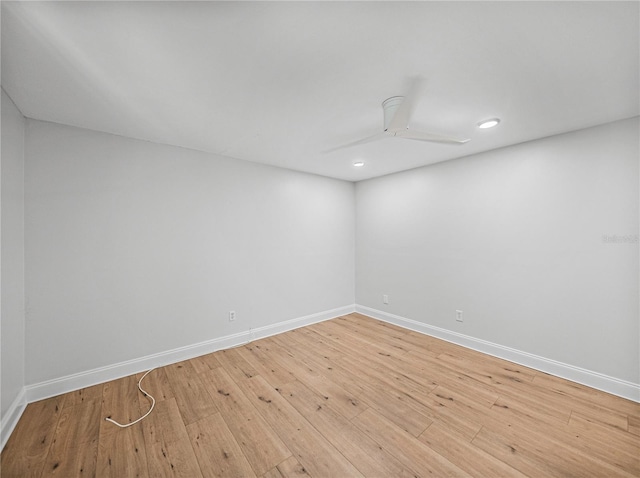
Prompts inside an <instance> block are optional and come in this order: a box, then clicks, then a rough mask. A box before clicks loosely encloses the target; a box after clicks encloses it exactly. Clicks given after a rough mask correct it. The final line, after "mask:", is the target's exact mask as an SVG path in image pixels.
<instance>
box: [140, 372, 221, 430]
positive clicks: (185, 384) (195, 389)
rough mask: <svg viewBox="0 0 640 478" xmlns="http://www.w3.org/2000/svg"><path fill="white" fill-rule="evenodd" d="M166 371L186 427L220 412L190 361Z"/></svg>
mask: <svg viewBox="0 0 640 478" xmlns="http://www.w3.org/2000/svg"><path fill="white" fill-rule="evenodd" d="M164 370H165V372H166V373H167V378H168V379H169V383H170V384H171V389H172V390H173V393H174V395H175V398H176V402H178V407H179V409H180V413H181V414H182V418H183V419H184V423H185V424H186V425H189V424H190V423H193V422H196V421H198V420H200V419H202V418H204V417H208V416H209V415H212V414H214V413H216V412H217V411H218V409H217V408H216V406H215V405H214V403H213V402H212V401H211V396H210V395H209V392H207V389H206V388H205V386H204V384H203V383H202V381H201V379H200V377H199V376H198V374H197V373H196V371H195V370H194V368H193V365H191V363H190V362H189V361H185V362H180V363H177V364H174V365H168V366H166V367H164ZM151 373H153V372H151Z"/></svg>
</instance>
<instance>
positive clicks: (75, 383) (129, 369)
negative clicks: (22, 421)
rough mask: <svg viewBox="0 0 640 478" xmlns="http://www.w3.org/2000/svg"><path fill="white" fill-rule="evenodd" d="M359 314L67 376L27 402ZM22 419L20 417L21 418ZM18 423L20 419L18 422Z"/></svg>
mask: <svg viewBox="0 0 640 478" xmlns="http://www.w3.org/2000/svg"><path fill="white" fill-rule="evenodd" d="M354 311H355V305H353V304H352V305H347V306H344V307H339V308H336V309H331V310H326V311H323V312H318V313H316V314H311V315H307V316H304V317H298V318H295V319H291V320H285V321H282V322H278V323H275V324H271V325H266V326H264V327H258V328H255V329H250V330H247V331H245V332H240V333H237V334H231V335H227V336H224V337H218V338H215V339H211V340H206V341H204V342H200V343H197V344H193V345H187V346H185V347H178V348H175V349H172V350H168V351H165V352H160V353H157V354H152V355H147V356H145V357H140V358H136V359H133V360H128V361H125V362H120V363H116V364H113V365H108V366H105V367H100V368H95V369H92V370H87V371H84V372H80V373H75V374H72V375H67V376H64V377H60V378H55V379H52V380H47V381H45V382H40V383H37V384H33V385H28V386H27V387H25V388H26V402H27V403H31V402H35V401H38V400H42V399H45V398H49V397H53V396H56V395H60V394H62V393H67V392H72V391H74V390H79V389H81V388H85V387H90V386H92V385H97V384H99V383H104V382H108V381H110V380H116V379H118V378H122V377H126V376H128V375H132V374H135V373H140V372H143V371H145V370H149V369H151V368H156V367H163V366H165V365H169V364H172V363H176V362H181V361H183V360H188V359H192V358H194V357H198V356H200V355H205V354H209V353H212V352H216V351H218V350H223V349H228V348H231V347H237V346H239V345H244V344H247V343H249V342H251V341H253V340H257V339H262V338H265V337H270V336H272V335H276V334H280V333H283V332H287V331H289V330H293V329H297V328H299V327H304V326H306V325H311V324H314V323H317V322H323V321H325V320H329V319H333V318H336V317H340V316H342V315H346V314H350V313H351V312H354ZM18 418H19V417H18ZM16 422H17V420H16Z"/></svg>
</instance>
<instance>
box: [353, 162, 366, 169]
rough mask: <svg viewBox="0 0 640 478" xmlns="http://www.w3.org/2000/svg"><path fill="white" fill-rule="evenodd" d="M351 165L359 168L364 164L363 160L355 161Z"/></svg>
mask: <svg viewBox="0 0 640 478" xmlns="http://www.w3.org/2000/svg"><path fill="white" fill-rule="evenodd" d="M353 165H354V166H355V167H356V168H361V167H362V166H364V161H356V162H355V163H353Z"/></svg>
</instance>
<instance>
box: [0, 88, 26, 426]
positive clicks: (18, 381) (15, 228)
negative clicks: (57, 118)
mask: <svg viewBox="0 0 640 478" xmlns="http://www.w3.org/2000/svg"><path fill="white" fill-rule="evenodd" d="M0 102H1V103H2V152H1V153H2V154H1V156H2V159H1V164H0V171H1V172H0V177H1V187H0V190H1V192H2V202H1V204H2V210H1V215H0V217H1V222H2V224H1V226H0V230H1V240H0V243H1V250H2V256H1V258H0V285H1V287H0V289H1V290H2V297H1V304H2V307H1V314H2V319H1V320H0V324H1V325H0V338H1V339H0V340H1V343H2V348H1V353H0V357H1V358H0V361H1V366H0V368H1V371H2V375H1V376H2V379H1V387H0V388H1V390H2V391H1V394H0V409H1V417H2V423H3V424H4V423H5V421H6V419H7V415H8V414H11V413H12V412H14V410H10V408H11V407H12V405H14V403H15V401H16V399H17V398H18V397H19V396H20V394H21V393H22V391H23V387H24V385H25V375H24V361H25V335H24V334H25V306H24V304H25V294H24V128H25V125H24V123H25V120H24V117H23V116H22V113H20V111H18V109H17V108H16V106H15V105H14V104H13V102H12V101H11V99H10V98H9V96H7V94H6V93H5V92H4V90H2V98H1V101H0ZM3 431H4V430H3Z"/></svg>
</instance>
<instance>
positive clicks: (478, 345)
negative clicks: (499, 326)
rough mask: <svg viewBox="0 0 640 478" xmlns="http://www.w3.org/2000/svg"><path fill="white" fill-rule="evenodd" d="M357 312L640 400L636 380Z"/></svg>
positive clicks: (367, 310) (384, 315) (359, 307)
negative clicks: (616, 376) (621, 378)
mask: <svg viewBox="0 0 640 478" xmlns="http://www.w3.org/2000/svg"><path fill="white" fill-rule="evenodd" d="M356 312H359V313H361V314H364V315H367V316H369V317H372V318H374V319H378V320H381V321H383V322H388V323H391V324H394V325H397V326H399V327H403V328H405V329H409V330H413V331H415V332H420V333H423V334H426V335H430V336H432V337H436V338H438V339H442V340H446V341H447V342H452V343H454V344H457V345H462V346H463V347H467V348H470V349H473V350H477V351H478V352H482V353H485V354H488V355H492V356H494V357H498V358H501V359H505V360H509V361H510V362H514V363H517V364H520V365H524V366H525V367H530V368H533V369H536V370H540V371H541V372H546V373H549V374H551V375H555V376H557V377H560V378H565V379H567V380H571V381H572V382H577V383H581V384H583V385H586V386H588V387H592V388H595V389H598V390H602V391H603V392H607V393H611V394H613V395H617V396H619V397H623V398H627V399H629V400H633V401H634V402H640V384H637V383H632V382H627V381H625V380H620V379H618V378H614V377H610V376H608V375H604V374H601V373H598V372H593V371H591V370H586V369H583V368H580V367H575V366H573V365H568V364H565V363H562V362H557V361H555V360H551V359H548V358H544V357H540V356H538V355H533V354H530V353H527V352H522V351H520V350H516V349H512V348H510V347H505V346H503V345H498V344H494V343H492V342H487V341H486V340H481V339H476V338H474V337H470V336H468V335H463V334H459V333H457V332H452V331H450V330H446V329H442V328H440V327H434V326H432V325H428V324H425V323H423V322H418V321H416V320H412V319H407V318H405V317H400V316H398V315H393V314H389V313H388V312H384V311H381V310H377V309H372V308H370V307H366V306H364V305H357V304H356Z"/></svg>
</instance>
